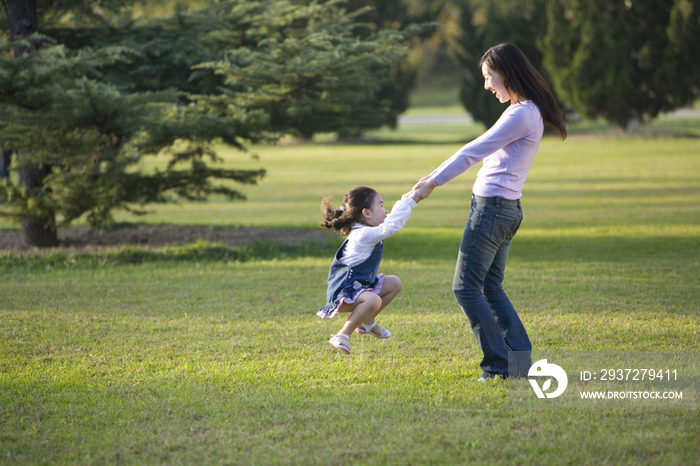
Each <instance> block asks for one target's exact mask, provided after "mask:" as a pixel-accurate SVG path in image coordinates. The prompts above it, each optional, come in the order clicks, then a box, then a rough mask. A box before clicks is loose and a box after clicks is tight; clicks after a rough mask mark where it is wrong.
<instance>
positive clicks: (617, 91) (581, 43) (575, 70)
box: [542, 0, 700, 129]
mask: <svg viewBox="0 0 700 466" xmlns="http://www.w3.org/2000/svg"><path fill="white" fill-rule="evenodd" d="M547 11H548V13H547V17H548V26H547V33H546V36H545V37H544V40H543V42H542V45H543V50H544V51H545V53H546V59H545V65H546V66H547V68H548V69H549V70H550V73H551V75H552V76H553V78H554V87H555V88H556V89H557V91H558V92H559V94H560V95H561V96H563V97H564V98H566V100H567V101H568V102H570V104H571V105H572V106H573V107H574V109H575V110H577V111H579V112H581V113H582V114H584V115H585V116H586V117H589V118H598V117H602V118H605V119H607V120H609V121H611V122H614V123H615V124H617V125H618V126H619V127H620V128H622V129H625V128H626V127H627V125H628V124H629V123H630V121H633V120H639V121H644V120H645V119H650V118H654V117H656V116H657V115H658V114H659V113H660V112H667V111H670V110H673V109H676V108H678V107H681V106H683V105H687V104H689V103H691V102H692V101H693V100H695V99H696V98H697V97H698V96H699V95H700V65H699V64H698V60H697V50H698V44H700V0H644V1H641V0H625V1H624V2H623V1H620V2H609V1H605V0H594V1H590V0H587V1H585V2H584V1H580V0H549V1H548V10H547Z"/></svg>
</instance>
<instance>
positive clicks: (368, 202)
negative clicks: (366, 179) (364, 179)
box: [319, 187, 377, 237]
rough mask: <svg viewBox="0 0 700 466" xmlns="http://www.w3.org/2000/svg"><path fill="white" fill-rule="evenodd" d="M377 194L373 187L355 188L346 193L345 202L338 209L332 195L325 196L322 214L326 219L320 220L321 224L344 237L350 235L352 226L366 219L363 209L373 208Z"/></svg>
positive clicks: (322, 203)
mask: <svg viewBox="0 0 700 466" xmlns="http://www.w3.org/2000/svg"><path fill="white" fill-rule="evenodd" d="M376 195H377V191H375V190H374V189H372V188H365V187H359V188H355V189H353V190H352V191H350V192H349V193H347V194H346V195H345V198H344V199H343V204H342V205H341V206H340V207H339V208H337V209H335V208H333V198H332V197H330V196H327V197H324V198H323V201H322V202H321V214H323V218H325V219H326V221H325V222H319V225H320V226H322V227H326V228H332V229H333V230H335V232H336V233H338V234H340V235H342V236H344V237H345V236H348V235H349V234H350V232H351V231H352V226H353V225H354V224H356V223H358V222H361V221H362V220H363V219H364V217H363V216H362V211H363V210H364V209H371V208H372V202H373V201H374V197H375V196H376Z"/></svg>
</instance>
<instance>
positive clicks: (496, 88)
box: [481, 63, 510, 104]
mask: <svg viewBox="0 0 700 466" xmlns="http://www.w3.org/2000/svg"><path fill="white" fill-rule="evenodd" d="M481 73H482V74H483V75H484V89H486V90H487V91H491V93H492V94H493V95H495V96H496V98H497V99H498V101H499V102H500V103H502V104H504V103H506V102H508V101H509V100H510V94H508V91H507V90H506V86H504V85H503V76H501V73H499V72H498V71H493V70H492V69H490V68H489V67H488V66H486V63H484V64H483V65H482V66H481Z"/></svg>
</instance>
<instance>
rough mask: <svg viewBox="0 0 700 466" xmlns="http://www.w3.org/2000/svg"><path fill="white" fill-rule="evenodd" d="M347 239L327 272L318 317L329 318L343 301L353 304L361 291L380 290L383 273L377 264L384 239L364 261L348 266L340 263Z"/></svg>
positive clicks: (382, 251)
mask: <svg viewBox="0 0 700 466" xmlns="http://www.w3.org/2000/svg"><path fill="white" fill-rule="evenodd" d="M347 244H348V240H345V241H344V242H343V244H342V245H341V246H340V248H339V249H338V252H336V253H335V257H334V258H333V263H332V264H331V269H330V270H329V272H328V292H327V293H326V303H327V304H326V305H325V306H323V307H322V308H321V309H320V310H319V311H318V312H317V313H316V315H318V316H319V317H323V318H324V319H330V318H331V317H333V316H335V315H336V314H337V313H338V308H339V307H340V305H341V304H343V303H349V304H353V303H354V302H355V300H356V299H357V297H358V296H359V295H360V293H362V292H363V291H373V292H374V293H377V294H379V292H381V290H382V283H383V282H384V275H383V274H379V275H377V272H378V271H379V264H380V262H381V261H382V254H383V253H384V241H380V242H379V243H377V244H376V245H375V246H374V249H372V253H371V254H370V255H369V257H368V258H367V259H365V261H364V262H362V263H360V264H358V265H355V266H353V267H350V266H348V265H343V264H341V263H340V259H341V258H342V257H343V252H344V251H345V246H346V245H347Z"/></svg>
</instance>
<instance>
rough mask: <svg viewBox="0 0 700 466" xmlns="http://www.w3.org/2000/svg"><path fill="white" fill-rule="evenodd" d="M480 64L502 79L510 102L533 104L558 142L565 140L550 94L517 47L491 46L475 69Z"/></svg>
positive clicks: (562, 120)
mask: <svg viewBox="0 0 700 466" xmlns="http://www.w3.org/2000/svg"><path fill="white" fill-rule="evenodd" d="M484 64H485V65H486V66H487V67H488V68H489V69H491V70H493V71H496V72H498V73H499V74H500V75H501V76H502V77H503V85H504V86H505V88H506V90H507V91H508V94H510V98H511V102H513V103H517V102H521V101H523V100H531V101H532V102H534V103H535V104H536V105H537V107H539V109H540V113H541V114H542V120H543V121H544V123H545V124H546V125H547V126H549V127H551V128H552V129H553V130H554V131H555V132H556V133H557V134H558V135H559V137H560V138H561V139H562V140H564V139H566V126H565V125H564V118H563V117H562V115H561V110H559V106H558V105H557V102H556V99H554V96H553V95H552V91H551V90H550V89H549V86H548V85H547V83H546V82H545V80H544V79H543V78H542V76H540V74H539V73H538V72H537V70H536V69H535V67H534V66H532V64H530V61H529V60H528V59H527V57H526V56H525V54H524V53H523V52H522V51H521V50H520V49H519V48H518V47H516V46H515V45H513V44H509V43H503V44H498V45H496V46H493V47H491V48H490V49H488V50H487V51H486V53H485V54H484V56H483V57H481V61H480V62H479V66H480V67H481V66H483V65H484Z"/></svg>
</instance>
